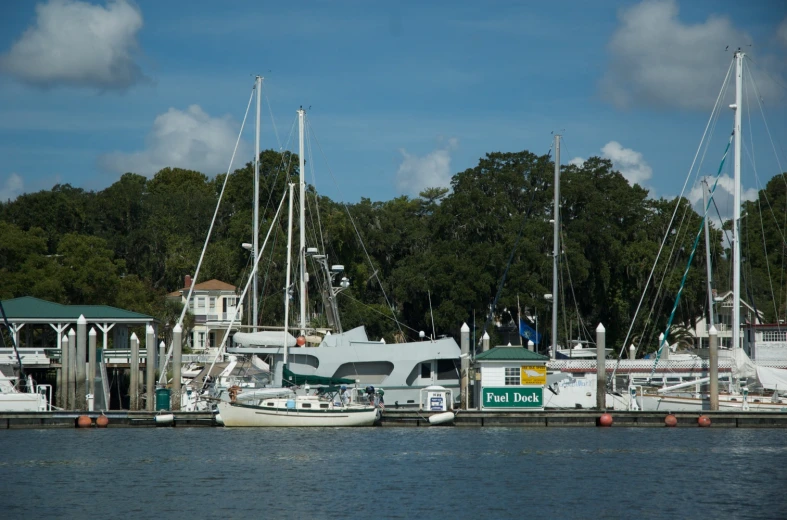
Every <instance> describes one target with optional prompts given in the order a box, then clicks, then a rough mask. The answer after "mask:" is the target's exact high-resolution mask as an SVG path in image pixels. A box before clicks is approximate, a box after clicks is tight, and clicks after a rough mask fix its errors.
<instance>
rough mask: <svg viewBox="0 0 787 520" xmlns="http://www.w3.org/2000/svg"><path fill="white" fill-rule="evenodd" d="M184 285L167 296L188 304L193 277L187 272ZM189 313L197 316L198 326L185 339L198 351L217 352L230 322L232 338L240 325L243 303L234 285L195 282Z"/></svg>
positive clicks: (196, 322) (218, 281) (210, 281)
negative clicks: (187, 299)
mask: <svg viewBox="0 0 787 520" xmlns="http://www.w3.org/2000/svg"><path fill="white" fill-rule="evenodd" d="M183 285H184V286H183V288H182V289H179V290H177V291H174V292H171V293H169V294H168V295H167V297H168V298H172V299H179V300H180V301H181V303H183V304H185V303H186V298H187V297H188V294H189V289H190V288H191V276H189V275H186V277H185V280H184V284H183ZM189 312H191V314H192V315H193V316H194V328H193V329H192V331H191V334H190V335H189V336H188V337H187V338H184V339H186V340H187V341H188V343H189V345H190V347H191V348H192V350H194V351H195V352H198V353H201V352H204V353H215V349H216V348H217V347H218V346H219V345H220V344H221V341H222V340H223V339H224V334H226V332H227V329H228V328H229V327H230V324H231V323H232V331H231V333H230V340H228V341H231V338H232V333H234V332H236V331H237V329H238V328H239V327H240V324H241V316H242V315H243V306H242V305H241V304H240V302H239V297H238V294H237V288H236V287H235V286H234V285H231V284H228V283H226V282H222V281H221V280H215V279H214V280H208V281H207V282H202V283H198V284H196V285H194V289H193V291H192V295H191V300H190V301H189ZM236 314H237V315H236ZM233 318H234V323H233Z"/></svg>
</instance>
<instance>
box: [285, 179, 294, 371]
mask: <svg viewBox="0 0 787 520" xmlns="http://www.w3.org/2000/svg"><path fill="white" fill-rule="evenodd" d="M294 187H295V185H294V184H293V183H290V216H289V219H288V221H287V277H286V279H285V282H284V344H283V349H284V366H287V351H288V350H289V347H290V344H289V342H288V341H287V339H288V336H289V334H290V330H289V329H290V274H291V273H290V271H291V269H290V266H291V265H292V194H293V191H294V190H293V188H294Z"/></svg>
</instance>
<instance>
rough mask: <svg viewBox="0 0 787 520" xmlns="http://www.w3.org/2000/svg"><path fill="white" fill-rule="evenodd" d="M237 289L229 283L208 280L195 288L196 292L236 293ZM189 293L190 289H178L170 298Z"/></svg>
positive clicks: (170, 294)
mask: <svg viewBox="0 0 787 520" xmlns="http://www.w3.org/2000/svg"><path fill="white" fill-rule="evenodd" d="M235 289H237V287H235V286H234V285H232V284H229V283H227V282H222V281H221V280H216V279H215V278H214V279H213V280H208V281H207V282H202V283H198V284H196V285H195V286H194V290H195V291H230V292H235ZM186 293H188V288H187V287H183V288H182V289H178V290H177V291H173V292H171V293H169V295H168V296H180V295H182V294H186Z"/></svg>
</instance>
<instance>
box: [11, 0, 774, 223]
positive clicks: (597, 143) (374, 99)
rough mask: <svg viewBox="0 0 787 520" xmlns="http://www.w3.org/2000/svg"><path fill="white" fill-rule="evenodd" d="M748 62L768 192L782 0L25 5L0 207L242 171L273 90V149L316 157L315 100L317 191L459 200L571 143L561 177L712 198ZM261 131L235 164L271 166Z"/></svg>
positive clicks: (760, 170) (14, 60) (749, 140)
mask: <svg viewBox="0 0 787 520" xmlns="http://www.w3.org/2000/svg"><path fill="white" fill-rule="evenodd" d="M737 48H741V49H742V50H743V51H744V52H745V53H746V54H747V58H750V59H747V61H746V64H747V65H746V67H747V69H746V70H747V71H751V73H752V74H751V78H752V79H750V80H746V82H745V85H744V86H745V93H746V99H747V100H748V101H750V104H748V105H746V102H744V105H745V106H748V108H745V109H744V111H743V117H744V125H745V127H746V129H745V130H744V131H743V132H742V135H743V136H744V149H745V153H744V154H742V163H743V164H744V170H745V171H744V180H743V184H744V186H743V189H744V197H746V198H751V197H753V196H754V194H755V193H756V190H757V189H760V188H762V187H764V185H765V183H767V181H768V179H770V178H771V177H773V176H774V175H776V174H777V173H779V172H780V171H784V170H787V155H785V152H786V151H787V4H785V3H784V2H782V1H771V0H752V1H749V2H739V1H728V0H713V1H710V0H693V1H688V0H682V1H679V0H646V1H639V2H637V1H609V0H597V1H594V2H585V1H572V0H565V1H561V2H554V1H535V0H534V1H528V2H519V1H510V2H507V1H490V2H474V1H462V0H454V1H433V2H416V1H401V2H400V1H396V2H394V1H390V2H363V1H341V0H338V1H334V2H327V1H302V2H259V1H248V2H247V1H243V0H236V1H232V2H216V1H215V0H210V1H204V0H189V1H181V0H170V1H167V2H160V1H154V0H138V1H136V2H132V1H130V0H108V1H76V0H47V1H43V2H38V3H36V2H33V1H27V0H5V1H4V2H2V4H0V199H1V200H8V199H14V198H15V197H17V196H18V195H20V194H22V193H26V192H36V191H39V190H49V189H51V188H52V187H53V186H54V185H55V184H59V183H60V184H65V183H68V184H71V185H72V186H76V187H81V188H84V189H86V190H101V189H103V188H106V187H107V186H109V185H111V184H112V183H114V182H115V181H117V180H118V179H119V178H120V176H121V175H122V174H123V173H124V172H128V171H132V172H135V173H139V174H141V175H145V176H147V177H151V176H152V175H154V174H155V172H156V171H158V170H159V169H161V168H163V167H166V166H173V167H182V168H190V169H196V170H199V171H201V172H203V173H205V174H207V175H209V176H211V177H212V176H214V175H216V174H217V173H222V172H226V171H227V170H228V168H229V165H230V160H231V158H232V155H233V149H234V147H235V142H236V139H237V137H238V133H239V132H240V130H241V123H242V121H243V118H244V115H245V114H246V111H247V106H248V103H249V99H250V95H251V92H252V87H253V84H254V76H255V75H257V74H259V75H261V76H263V77H264V83H263V89H262V91H263V98H262V122H261V126H262V131H261V141H262V143H261V146H262V148H263V149H266V148H275V149H282V148H283V149H290V150H294V151H297V134H296V133H294V132H297V125H296V117H297V116H296V110H297V108H298V107H299V106H303V107H304V108H305V109H307V119H308V128H309V140H308V143H309V145H310V146H309V151H310V153H308V154H307V160H308V163H309V166H310V167H309V168H308V172H309V173H308V175H309V176H310V178H309V182H312V183H314V184H315V185H316V186H317V189H318V190H319V191H320V192H321V193H323V194H325V195H327V196H329V197H331V198H333V199H335V200H342V201H346V202H357V201H359V200H360V199H361V197H366V198H370V199H372V200H390V199H392V198H394V197H396V196H399V195H407V196H410V197H413V196H417V195H418V193H419V192H420V191H421V190H423V189H424V188H426V187H433V186H445V187H449V186H450V180H451V176H452V175H454V174H455V173H457V172H460V171H463V170H465V169H467V168H472V167H474V166H475V165H477V164H478V160H479V158H481V157H483V156H484V155H485V154H486V153H489V152H495V151H503V152H515V151H520V150H529V151H532V152H534V153H536V154H539V155H540V154H544V153H546V152H547V151H548V150H549V149H550V147H551V145H552V139H553V134H555V133H559V134H561V135H562V136H563V138H562V139H563V140H562V144H561V163H563V164H568V163H574V164H581V162H582V161H583V160H584V159H586V158H587V157H590V156H601V157H605V158H608V159H610V160H611V161H612V162H613V164H614V165H615V167H616V168H617V169H618V170H620V171H621V173H623V175H624V176H625V177H626V178H627V179H628V180H629V182H631V183H639V184H640V185H642V186H644V187H646V188H647V189H649V190H650V193H651V196H653V197H674V196H676V195H678V194H681V193H684V194H685V195H687V196H689V197H690V198H691V199H692V201H694V202H696V201H698V200H699V199H700V198H701V192H700V191H699V189H698V188H697V184H696V183H695V178H694V177H692V176H691V175H694V176H696V174H698V173H699V174H700V175H709V174H715V172H716V170H717V168H718V164H719V161H720V159H721V156H722V153H723V151H724V146H725V145H726V142H727V140H728V137H729V135H730V131H731V128H732V116H731V114H732V111H731V110H729V109H728V108H726V107H727V105H729V103H731V102H732V97H731V93H732V92H733V88H734V86H732V87H730V88H729V89H728V90H727V91H726V95H725V96H724V99H723V100H722V102H723V107H724V109H723V110H721V111H720V116H719V118H718V123H717V124H716V125H715V126H714V129H715V130H714V132H713V133H712V138H711V139H710V140H709V141H707V144H706V145H704V146H703V147H701V148H699V147H700V142H701V138H702V136H703V133H704V131H705V127H706V125H707V123H708V121H709V118H711V114H712V109H713V107H714V104H715V102H716V99H717V97H718V95H719V92H720V89H721V88H722V85H723V83H724V78H725V74H726V73H727V71H728V68H729V66H730V63H731V61H732V57H733V55H732V51H733V50H734V49H737ZM760 107H762V110H761V109H760ZM761 114H764V115H765V118H764V119H763V117H762V115H761ZM254 117H255V114H254V104H253V103H252V106H251V111H250V112H249V113H248V119H247V121H246V125H245V127H244V128H243V132H242V133H241V140H240V144H239V146H238V151H237V155H236V158H235V160H234V163H233V166H232V169H234V168H236V167H239V166H242V165H243V164H244V163H246V162H249V161H251V159H252V157H253V153H254ZM766 125H767V126H766ZM698 149H700V150H701V152H702V153H700V157H701V158H703V160H701V161H698V162H697V165H695V166H694V168H692V163H693V160H694V157H695V154H696V153H697V150H698ZM755 157H756V159H755ZM731 164H732V162H731V161H728V167H725V169H724V173H725V176H726V177H724V178H723V179H722V181H720V189H721V190H726V192H727V194H729V192H730V191H731V189H732V181H731V179H730V177H729V176H730V175H731V174H732V173H731ZM689 172H692V173H691V175H689ZM312 176H313V177H312ZM687 179H688V182H687ZM684 184H685V185H686V188H685V190H684ZM722 207H724V205H723V204H722ZM722 211H725V210H722Z"/></svg>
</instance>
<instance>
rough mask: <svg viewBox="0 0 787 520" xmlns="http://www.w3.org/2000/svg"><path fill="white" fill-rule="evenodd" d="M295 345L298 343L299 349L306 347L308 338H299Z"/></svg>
mask: <svg viewBox="0 0 787 520" xmlns="http://www.w3.org/2000/svg"><path fill="white" fill-rule="evenodd" d="M295 343H297V344H298V346H299V347H302V346H304V345H306V338H304V337H303V336H298V339H296V340H295Z"/></svg>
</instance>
